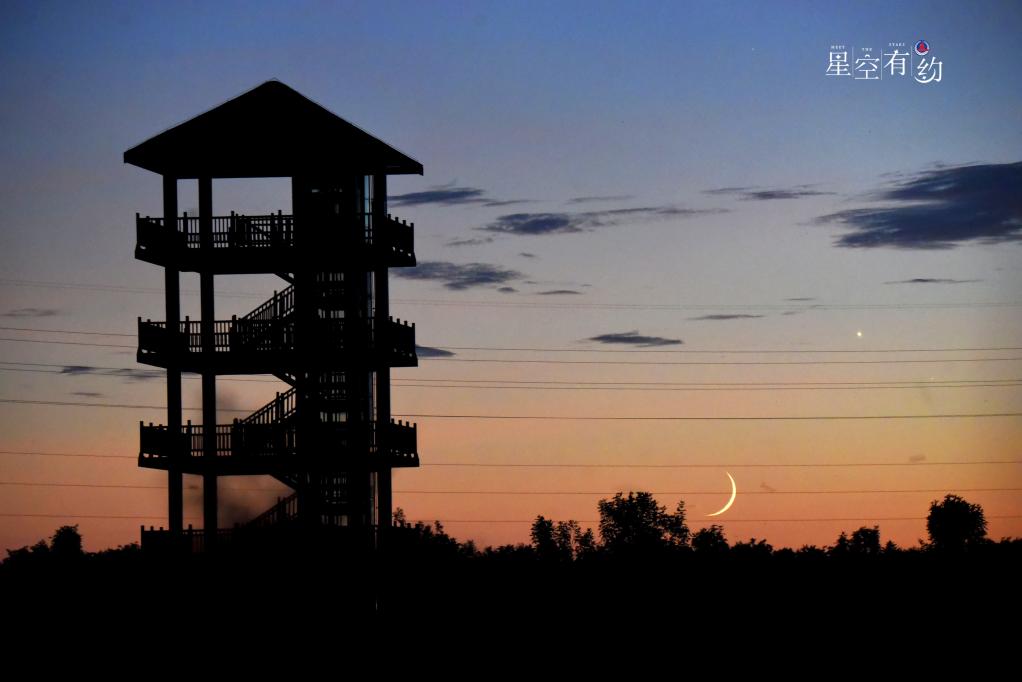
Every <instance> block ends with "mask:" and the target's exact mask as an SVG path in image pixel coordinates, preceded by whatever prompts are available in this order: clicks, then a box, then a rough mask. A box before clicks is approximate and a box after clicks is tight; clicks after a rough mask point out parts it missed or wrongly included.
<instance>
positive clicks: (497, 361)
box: [0, 339, 1022, 367]
mask: <svg viewBox="0 0 1022 682" xmlns="http://www.w3.org/2000/svg"><path fill="white" fill-rule="evenodd" d="M9 340H11V339H0V341H9ZM53 343H60V342H59V341H54V342H53ZM78 345H89V344H78ZM134 347H135V346H129V348H134ZM420 360H426V361H430V362H488V363H493V364H537V365H701V366H714V365H716V366H731V367H733V366H739V365H901V364H920V363H928V364H932V363H943V362H1013V361H1017V360H1022V358H1020V357H1012V358H928V359H919V360H778V361H769V362H765V361H758V362H734V361H730V362H724V361H719V362H708V361H702V360H700V361H694V362H693V361H685V362H665V361H653V362H650V361H645V360H533V359H529V360H524V359H505V358H498V359H487V358H420Z"/></svg>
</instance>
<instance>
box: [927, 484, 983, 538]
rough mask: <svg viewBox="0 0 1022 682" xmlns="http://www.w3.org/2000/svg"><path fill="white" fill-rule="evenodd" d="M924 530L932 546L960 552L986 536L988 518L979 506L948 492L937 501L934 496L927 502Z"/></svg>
mask: <svg viewBox="0 0 1022 682" xmlns="http://www.w3.org/2000/svg"><path fill="white" fill-rule="evenodd" d="M926 531H927V532H928V533H929V534H930V544H931V546H932V547H933V548H934V549H937V550H939V551H945V552H961V551H964V550H966V549H970V548H974V547H976V546H977V545H980V544H982V543H983V542H984V541H985V540H986V535H987V521H986V517H985V516H984V515H983V508H982V507H981V506H979V505H978V504H970V503H968V502H966V501H965V500H964V499H962V498H961V497H959V496H958V495H952V494H948V495H945V496H944V499H943V500H941V501H940V502H938V501H937V500H934V501H933V502H931V503H930V514H929V516H927V517H926Z"/></svg>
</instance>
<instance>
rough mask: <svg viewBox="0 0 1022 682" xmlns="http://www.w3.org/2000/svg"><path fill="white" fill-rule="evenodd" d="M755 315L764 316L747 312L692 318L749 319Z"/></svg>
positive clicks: (694, 318)
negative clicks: (747, 313)
mask: <svg viewBox="0 0 1022 682" xmlns="http://www.w3.org/2000/svg"><path fill="white" fill-rule="evenodd" d="M754 317H763V316H762V315H746V314H730V313H729V314H717V315H701V316H700V317H690V318H688V319H690V320H748V319H752V318H754Z"/></svg>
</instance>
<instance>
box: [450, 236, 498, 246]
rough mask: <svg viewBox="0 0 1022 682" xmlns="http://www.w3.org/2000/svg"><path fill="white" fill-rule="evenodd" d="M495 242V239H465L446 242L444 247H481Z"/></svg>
mask: <svg viewBox="0 0 1022 682" xmlns="http://www.w3.org/2000/svg"><path fill="white" fill-rule="evenodd" d="M492 241H493V237H466V238H463V239H450V240H448V241H446V242H444V246H479V245H480V244H489V243H490V242H492Z"/></svg>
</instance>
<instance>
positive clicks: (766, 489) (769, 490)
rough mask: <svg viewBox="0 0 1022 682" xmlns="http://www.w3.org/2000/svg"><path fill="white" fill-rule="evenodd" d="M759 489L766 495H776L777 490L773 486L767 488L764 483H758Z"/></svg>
mask: <svg viewBox="0 0 1022 682" xmlns="http://www.w3.org/2000/svg"><path fill="white" fill-rule="evenodd" d="M759 487H760V489H762V490H765V491H766V492H768V493H776V492H777V488H774V487H773V486H769V485H767V484H766V483H760V484H759Z"/></svg>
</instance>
